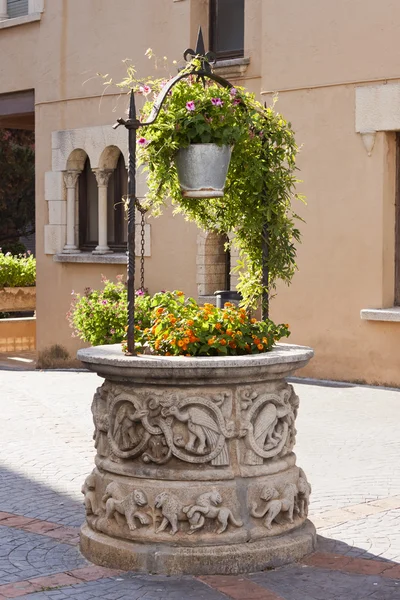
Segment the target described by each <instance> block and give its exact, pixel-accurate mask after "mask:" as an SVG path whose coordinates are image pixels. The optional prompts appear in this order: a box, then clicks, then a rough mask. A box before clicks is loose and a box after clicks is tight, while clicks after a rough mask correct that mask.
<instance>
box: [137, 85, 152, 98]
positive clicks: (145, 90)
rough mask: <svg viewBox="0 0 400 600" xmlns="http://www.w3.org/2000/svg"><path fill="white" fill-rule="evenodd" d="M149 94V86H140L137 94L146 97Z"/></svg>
mask: <svg viewBox="0 0 400 600" xmlns="http://www.w3.org/2000/svg"><path fill="white" fill-rule="evenodd" d="M150 92H151V87H150V86H149V85H141V86H140V88H139V93H140V94H143V96H147V95H148V94H150Z"/></svg>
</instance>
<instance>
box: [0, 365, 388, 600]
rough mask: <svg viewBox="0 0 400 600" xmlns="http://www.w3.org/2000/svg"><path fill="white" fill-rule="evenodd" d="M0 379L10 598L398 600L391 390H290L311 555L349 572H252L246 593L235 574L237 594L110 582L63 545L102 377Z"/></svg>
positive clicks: (184, 584)
mask: <svg viewBox="0 0 400 600" xmlns="http://www.w3.org/2000/svg"><path fill="white" fill-rule="evenodd" d="M0 377H1V396H0V411H1V415H2V431H1V436H2V439H1V442H2V447H1V464H0V483H1V485H0V584H3V585H8V584H14V587H12V588H9V589H13V590H14V591H15V590H18V591H19V593H23V596H18V597H21V598H27V599H29V600H44V599H45V598H50V599H51V598H54V599H55V600H56V599H59V600H67V599H68V598H70V599H72V600H75V599H76V600H91V599H92V598H95V599H96V600H97V599H98V598H101V599H102V600H103V599H104V600H125V599H126V600H128V599H129V600H142V599H146V600H152V599H153V598H157V600H191V599H192V598H193V599H196V600H222V599H223V598H225V600H226V598H235V597H237V596H238V594H242V595H243V600H250V599H251V598H253V600H256V598H257V600H261V599H263V600H264V599H268V600H269V598H271V600H272V599H274V600H275V599H276V598H282V599H283V600H330V599H333V598H334V599H335V600H364V599H365V598H368V599H372V600H392V599H393V600H395V599H396V600H399V599H400V580H397V581H396V579H394V577H398V576H399V569H400V565H399V561H400V511H399V510H398V509H399V507H400V471H399V469H398V468H397V465H398V457H399V456H400V437H399V436H398V423H399V420H400V392H399V391H395V390H386V389H376V388H368V387H361V386H353V387H348V388H335V387H324V386H320V385H309V384H304V383H299V382H296V383H295V384H294V385H295V388H296V391H297V393H298V394H299V396H300V401H301V407H300V411H299V417H298V422H297V429H298V434H297V439H298V443H297V446H296V450H297V455H298V464H299V465H300V466H302V468H304V470H305V471H306V473H307V475H308V477H309V479H310V482H311V484H312V487H313V493H312V496H311V506H310V517H311V518H312V517H313V515H315V517H316V521H317V523H318V525H319V526H320V527H321V528H320V531H319V532H320V534H321V535H320V537H319V552H321V553H330V554H332V553H333V554H335V555H339V558H340V557H345V560H344V559H343V563H342V564H343V569H345V568H347V569H349V568H353V569H355V571H357V572H354V573H347V572H342V571H340V570H337V569H333V568H331V569H327V568H326V566H327V565H328V564H330V563H329V561H330V560H332V557H330V558H327V559H326V563H325V566H324V564H323V562H321V563H320V565H319V566H318V567H316V566H313V567H311V566H300V565H295V566H290V567H285V568H282V569H278V570H276V571H268V572H265V573H261V574H256V575H252V576H250V582H249V583H248V584H247V583H246V582H247V580H246V578H242V577H239V578H238V579H237V580H236V585H234V586H232V585H229V584H227V582H224V581H222V580H219V582H217V580H215V581H214V582H213V583H212V585H211V586H210V585H206V583H203V582H201V581H200V580H198V579H193V578H190V577H182V578H179V577H165V578H163V577H151V576H148V577H145V576H139V575H135V574H132V573H131V574H122V575H121V574H119V575H113V576H107V575H108V573H107V571H106V570H103V571H101V570H97V569H100V568H98V567H95V566H92V565H88V563H87V562H86V561H85V560H84V559H83V558H82V557H81V556H80V555H79V552H78V550H77V548H76V547H73V546H72V544H75V543H76V542H77V528H78V527H79V526H80V525H81V523H82V522H83V520H84V510H83V504H82V495H81V492H80V489H81V485H82V482H83V481H84V479H85V477H86V475H87V474H88V473H89V472H90V471H91V470H92V468H93V458H94V449H93V440H92V430H93V423H92V417H91V413H90V404H91V399H92V396H93V393H94V391H95V388H96V387H97V386H98V385H99V384H100V380H99V378H98V377H97V376H96V375H95V374H92V373H87V372H86V373H85V372H81V373H77V372H62V373H61V372H37V371H18V372H15V371H0ZM383 406H384V410H383V408H382V407H383ZM396 509H397V510H396ZM7 519H8V522H7ZM45 522H46V523H45ZM8 525H12V527H10V526H8ZM21 528H22V529H21ZM57 532H58V533H57ZM65 541H66V542H68V543H63V542H65ZM350 559H351V560H353V562H352V563H351V564H352V567H348V566H347V567H346V564H347V565H348V564H349V563H348V562H346V561H348V560H350ZM357 561H358V562H357ZM364 561H370V562H371V564H370V565H369V566H364ZM379 561H381V563H382V564H384V565H385V568H384V569H383V571H382V574H381V575H379V574H371V572H374V573H379V572H380V571H381V569H380V562H379ZM388 565H390V568H388V569H386V567H388ZM336 566H337V565H336ZM363 570H364V571H366V572H364V573H363V574H360V573H359V571H363ZM371 570H372V571H371ZM79 573H81V576H82V577H81V578H79ZM85 573H86V575H85ZM104 575H106V578H104ZM97 576H99V579H94V577H96V578H97ZM101 577H102V578H101ZM38 578H41V579H39V581H42V583H43V582H46V581H47V582H48V583H50V584H51V585H56V583H57V582H59V583H60V582H61V583H60V585H62V587H59V588H56V589H49V590H38V591H34V590H33V588H32V586H34V585H35V584H32V583H31V584H29V583H27V584H25V583H22V582H23V581H24V580H29V579H30V580H32V581H34V580H35V579H36V580H37V579H38ZM83 578H85V581H82V579H83ZM240 579H242V581H239V580H240ZM75 581H79V583H76V584H75V583H74V582H75ZM63 582H64V583H63ZM66 583H69V584H71V583H74V584H73V585H66ZM209 583H210V582H209ZM17 584H21V585H22V586H24V585H28V588H27V589H29V590H30V591H31V593H29V594H26V593H25V591H24V587H19V588H17V587H15V586H16V585H17ZM239 584H240V585H241V586H246V585H247V588H246V587H244V588H243V589H244V591H243V589H242V590H241V589H240V588H239V587H238V585H239ZM29 586H30V587H29ZM45 587H47V586H45ZM48 587H49V586H48ZM216 587H217V588H219V590H220V591H218V589H216ZM260 588H261V589H260ZM3 589H4V588H3ZM221 590H223V592H224V593H222V591H221ZM7 593H8V594H9V593H10V592H7ZM250 593H252V594H253V597H252V596H251V595H250V596H249V594H250ZM235 594H236V596H235ZM246 594H247V596H246ZM257 594H258V596H257ZM260 594H261V595H260ZM2 596H4V597H7V596H6V595H5V594H3V592H2V591H1V588H0V600H3V598H2Z"/></svg>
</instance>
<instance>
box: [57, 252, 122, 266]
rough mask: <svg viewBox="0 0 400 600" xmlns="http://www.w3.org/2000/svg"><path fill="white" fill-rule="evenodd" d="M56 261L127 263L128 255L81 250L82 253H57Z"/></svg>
mask: <svg viewBox="0 0 400 600" xmlns="http://www.w3.org/2000/svg"><path fill="white" fill-rule="evenodd" d="M53 261H54V262H60V263H85V264H87V263H93V264H95V263H101V264H107V265H126V264H127V256H126V254H123V253H115V254H92V253H91V252H81V253H80V254H62V253H59V254H56V255H55V256H54V257H53Z"/></svg>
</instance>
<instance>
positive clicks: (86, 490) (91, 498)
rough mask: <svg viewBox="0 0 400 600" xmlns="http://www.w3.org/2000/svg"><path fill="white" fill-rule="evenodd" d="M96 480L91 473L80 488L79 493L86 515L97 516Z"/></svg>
mask: <svg viewBox="0 0 400 600" xmlns="http://www.w3.org/2000/svg"><path fill="white" fill-rule="evenodd" d="M95 490H96V478H95V476H94V474H93V473H91V474H90V475H88V476H87V477H86V479H85V483H84V484H83V486H82V489H81V492H82V494H83V495H84V497H85V498H84V501H83V504H84V506H85V510H86V514H87V515H96V516H97V515H99V514H100V511H99V508H98V507H97V502H96V492H95Z"/></svg>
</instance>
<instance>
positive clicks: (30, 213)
mask: <svg viewBox="0 0 400 600" xmlns="http://www.w3.org/2000/svg"><path fill="white" fill-rule="evenodd" d="M34 139H35V137H34V133H33V132H32V131H22V130H14V129H0V181H1V185H0V246H3V247H4V248H5V247H7V246H8V245H9V244H10V243H11V242H14V241H17V240H18V238H19V237H21V236H24V235H29V234H31V233H33V232H34V231H35V151H34Z"/></svg>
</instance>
